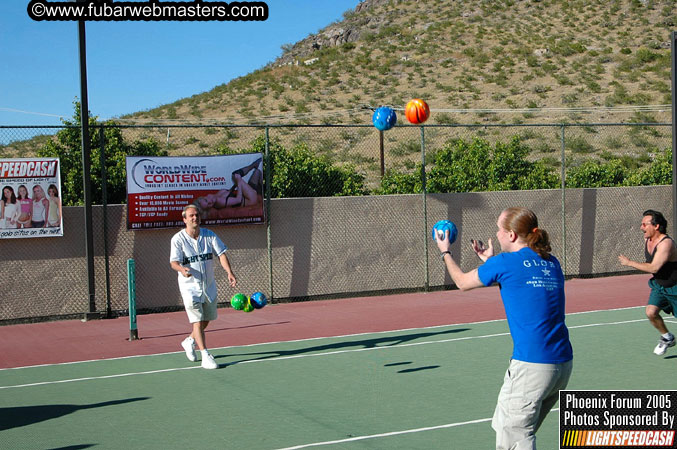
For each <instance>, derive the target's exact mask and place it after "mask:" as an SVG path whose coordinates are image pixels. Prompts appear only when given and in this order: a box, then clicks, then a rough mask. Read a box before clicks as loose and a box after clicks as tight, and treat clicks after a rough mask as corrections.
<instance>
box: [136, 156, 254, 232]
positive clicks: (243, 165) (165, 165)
mask: <svg viewBox="0 0 677 450" xmlns="http://www.w3.org/2000/svg"><path fill="white" fill-rule="evenodd" d="M126 164H127V166H126V169H127V228H128V229H131V230H142V229H153V228H171V227H182V226H184V223H183V219H182V216H181V212H182V211H183V208H184V207H185V206H186V205H189V204H193V205H196V206H198V208H199V210H200V216H201V218H202V224H203V225H228V224H243V223H263V222H264V208H263V155H262V154H261V153H246V154H239V155H222V156H195V157H151V158H149V157H137V156H128V157H127V161H126Z"/></svg>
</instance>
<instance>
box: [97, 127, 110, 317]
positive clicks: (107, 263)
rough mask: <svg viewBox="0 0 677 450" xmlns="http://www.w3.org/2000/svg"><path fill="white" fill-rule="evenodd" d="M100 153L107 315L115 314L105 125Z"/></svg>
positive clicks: (102, 129)
mask: <svg viewBox="0 0 677 450" xmlns="http://www.w3.org/2000/svg"><path fill="white" fill-rule="evenodd" d="M99 153H100V158H101V205H102V208H103V211H102V213H103V259H104V267H105V270H106V317H109V318H110V317H111V316H112V315H113V309H112V306H111V299H110V259H109V257H108V199H107V197H108V191H107V188H106V185H107V183H108V182H107V178H106V143H105V135H104V127H103V126H101V127H99Z"/></svg>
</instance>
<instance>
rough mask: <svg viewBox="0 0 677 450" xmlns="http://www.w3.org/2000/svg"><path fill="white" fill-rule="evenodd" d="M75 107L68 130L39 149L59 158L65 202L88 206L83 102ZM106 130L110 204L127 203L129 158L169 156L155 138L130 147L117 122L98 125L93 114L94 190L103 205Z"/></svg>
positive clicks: (106, 163)
mask: <svg viewBox="0 0 677 450" xmlns="http://www.w3.org/2000/svg"><path fill="white" fill-rule="evenodd" d="M74 105H75V108H74V109H75V113H74V114H73V120H72V121H71V120H62V122H63V124H64V125H65V126H66V128H64V129H62V130H60V131H59V132H57V133H56V135H55V136H54V139H51V140H49V141H47V143H45V144H44V145H43V146H42V147H41V148H39V149H38V150H37V154H38V156H43V157H44V156H47V157H58V158H59V161H60V163H61V191H62V192H61V201H62V202H63V204H64V205H66V206H73V205H81V204H83V203H84V187H83V182H82V176H83V167H82V147H81V142H82V140H81V137H80V134H81V133H80V132H81V128H80V124H81V121H80V103H79V102H75V103H74ZM102 126H103V127H102ZM102 128H103V143H104V145H103V148H104V156H105V162H104V166H105V170H106V194H107V198H106V201H107V202H108V203H125V202H126V200H127V184H126V180H127V176H126V171H125V156H128V155H129V156H166V155H167V151H166V150H165V149H162V148H161V146H160V143H159V142H157V141H155V140H153V139H148V140H144V141H134V142H133V143H131V144H129V143H127V142H125V139H124V137H123V135H122V130H121V129H120V128H118V127H117V126H116V124H115V123H114V122H112V121H109V122H106V123H103V124H102V123H99V122H97V118H96V116H92V115H91V114H90V117H89V132H90V149H91V152H90V153H91V154H90V164H91V170H90V175H91V177H90V178H91V181H90V188H91V194H92V203H95V204H101V203H103V186H102V176H101V169H102V167H101V136H100V130H101V129H102Z"/></svg>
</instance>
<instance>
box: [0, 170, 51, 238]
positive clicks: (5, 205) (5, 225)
mask: <svg viewBox="0 0 677 450" xmlns="http://www.w3.org/2000/svg"><path fill="white" fill-rule="evenodd" d="M60 167H61V165H60V164H59V158H15V159H0V187H1V188H2V199H1V200H0V238H2V239H9V238H33V237H53V236H63V215H62V208H61V176H60Z"/></svg>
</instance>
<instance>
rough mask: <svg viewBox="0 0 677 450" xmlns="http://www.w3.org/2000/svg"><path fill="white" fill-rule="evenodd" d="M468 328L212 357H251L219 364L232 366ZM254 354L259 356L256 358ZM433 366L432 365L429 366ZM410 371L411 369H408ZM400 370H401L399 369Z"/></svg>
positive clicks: (388, 344) (396, 342)
mask: <svg viewBox="0 0 677 450" xmlns="http://www.w3.org/2000/svg"><path fill="white" fill-rule="evenodd" d="M469 330H470V328H456V329H453V330H445V331H439V332H427V333H412V334H404V335H397V336H384V337H378V338H372V339H360V340H354V341H341V342H335V343H332V344H324V345H314V346H311V347H306V348H298V349H294V350H274V351H270V352H254V353H237V354H229V355H220V356H216V355H214V358H228V357H233V356H243V357H248V356H251V357H253V358H247V359H244V360H242V361H236V362H232V363H228V364H224V365H221V367H226V366H232V365H235V364H241V363H244V362H249V361H259V360H265V359H271V358H280V357H285V356H296V355H303V354H312V353H315V352H319V353H322V352H327V351H337V350H348V349H351V350H359V349H369V348H378V347H394V346H397V345H402V344H406V343H408V342H412V341H415V340H417V339H424V338H429V337H433V336H443V335H447V334H455V333H461V332H464V331H469ZM256 356H259V357H258V358H257V357H256ZM429 368H433V367H429ZM410 371H412V370H411V369H410ZM400 372H402V371H400Z"/></svg>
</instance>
